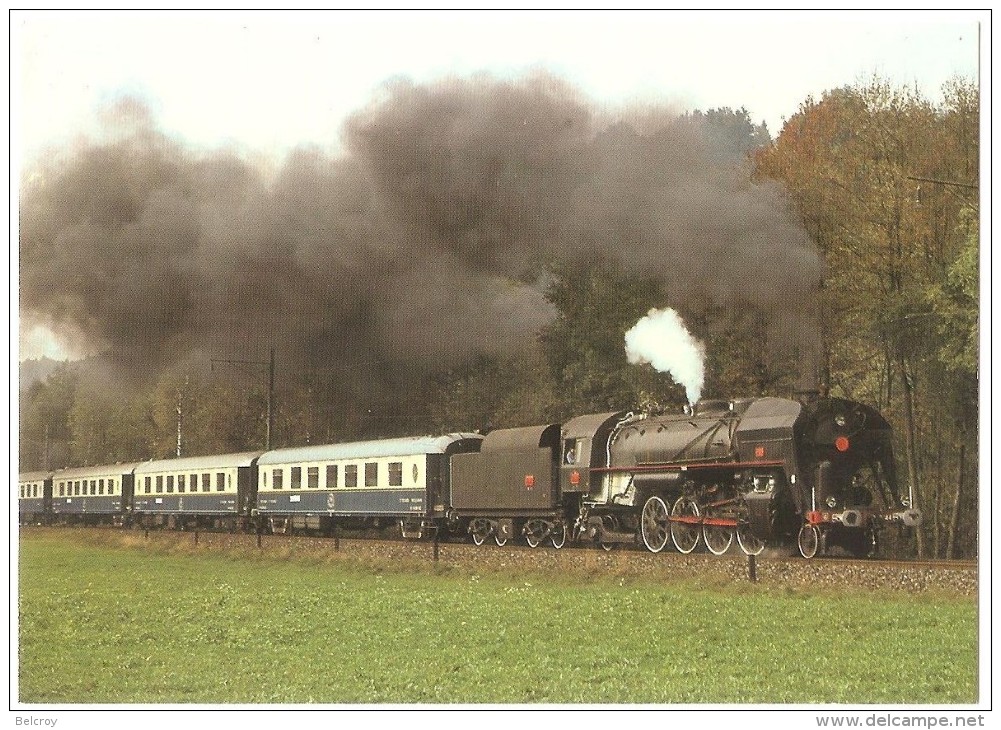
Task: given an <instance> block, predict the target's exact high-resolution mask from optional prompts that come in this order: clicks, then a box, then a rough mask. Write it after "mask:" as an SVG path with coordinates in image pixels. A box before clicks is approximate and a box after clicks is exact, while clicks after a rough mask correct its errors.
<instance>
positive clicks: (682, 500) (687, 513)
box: [671, 497, 702, 555]
mask: <svg viewBox="0 0 1001 730" xmlns="http://www.w3.org/2000/svg"><path fill="white" fill-rule="evenodd" d="M701 517H702V515H701V512H700V510H699V505H698V503H697V502H696V501H695V500H694V499H692V498H691V497H679V498H678V501H677V502H675V503H674V506H673V507H672V508H671V542H673V543H674V547H676V548H677V549H678V552H679V553H684V554H685V555H687V554H688V553H690V552H692V551H693V550H694V549H695V548H696V547H697V546H698V544H699V538H700V537H701V532H702V531H701V530H700V529H699V523H700V522H701Z"/></svg>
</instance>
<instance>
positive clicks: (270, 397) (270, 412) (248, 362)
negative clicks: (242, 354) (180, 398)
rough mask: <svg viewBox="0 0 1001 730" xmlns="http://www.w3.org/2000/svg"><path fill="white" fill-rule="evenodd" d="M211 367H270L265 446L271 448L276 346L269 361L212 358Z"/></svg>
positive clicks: (273, 425)
mask: <svg viewBox="0 0 1001 730" xmlns="http://www.w3.org/2000/svg"><path fill="white" fill-rule="evenodd" d="M209 363H210V369H211V370H215V365H216V363H219V364H222V365H254V366H264V367H267V369H268V424H267V431H265V436H264V448H265V450H266V451H270V450H271V434H272V433H274V428H275V413H274V398H275V348H273V347H272V348H271V351H270V357H269V358H268V361H267V362H263V361H261V360H223V359H212V360H210V361H209Z"/></svg>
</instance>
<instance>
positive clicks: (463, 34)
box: [11, 11, 990, 359]
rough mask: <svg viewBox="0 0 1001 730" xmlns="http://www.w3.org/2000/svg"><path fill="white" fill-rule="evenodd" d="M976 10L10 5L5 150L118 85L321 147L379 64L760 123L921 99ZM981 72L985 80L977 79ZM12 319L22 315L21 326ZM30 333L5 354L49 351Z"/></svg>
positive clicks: (211, 119) (187, 113) (23, 155)
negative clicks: (909, 90) (875, 86)
mask: <svg viewBox="0 0 1001 730" xmlns="http://www.w3.org/2000/svg"><path fill="white" fill-rule="evenodd" d="M980 21H988V22H989V16H988V15H987V14H986V13H972V12H958V11H952V12H933V13H922V12H917V11H894V12H858V11H852V12H842V13H813V12H800V13H795V12H790V11H781V12H779V11H749V12H744V13H738V12H733V11H727V12H675V11H656V12H636V11H608V12H584V11H549V12H508V11H505V12H484V11H472V12H455V11H436V12H400V11H391V12H322V13H312V12H288V11H286V12H264V13H254V12H246V11H217V12H200V13H199V12H167V13H153V12H141V11H140V12H121V11H115V12H93V11H92V12H68V11H60V12H15V13H13V14H12V18H11V31H12V33H11V41H12V54H11V62H12V76H11V78H12V84H13V88H12V97H11V103H12V105H13V107H12V114H11V121H12V125H13V130H12V131H13V145H12V152H13V155H14V163H15V164H14V167H13V168H12V174H13V176H14V178H13V180H12V183H13V185H12V189H14V190H16V187H17V179H18V178H17V175H18V172H17V170H18V165H19V164H22V165H30V162H31V160H32V159H33V158H35V157H38V156H39V155H42V154H47V153H48V152H50V151H51V150H52V149H53V148H61V147H66V146H67V145H68V144H70V143H71V142H72V140H73V139H74V138H76V137H79V136H81V135H83V136H88V135H92V134H93V133H94V132H95V130H96V129H97V128H98V118H99V110H100V109H101V108H102V106H103V105H106V104H107V103H109V102H110V101H112V100H114V99H115V98H117V97H119V96H121V95H122V94H131V95H134V96H138V97H140V98H142V99H144V100H145V101H146V103H147V104H148V105H149V106H150V108H152V109H153V111H154V114H155V117H156V120H157V122H158V124H159V125H160V127H161V128H162V129H163V130H164V131H165V132H167V133H168V134H170V135H171V136H174V137H176V138H178V139H180V140H182V141H183V142H185V143H186V144H188V145H191V146H192V147H205V148H208V149H212V148H218V147H220V146H227V147H233V146H236V147H238V148H240V149H243V150H245V151H246V152H247V153H248V154H249V155H253V156H261V157H263V158H265V159H270V160H271V161H273V162H278V161H280V160H281V159H282V158H283V157H284V155H285V154H286V153H287V152H288V151H289V150H291V149H292V148H294V147H295V146H297V145H301V144H315V145H319V146H320V147H322V148H324V149H327V150H330V151H332V152H336V150H337V149H338V144H339V130H340V125H341V122H342V120H343V119H344V118H345V116H346V115H348V114H349V113H351V112H352V111H355V110H357V109H359V108H361V107H363V106H364V105H365V104H367V103H368V102H370V101H371V100H372V99H373V98H374V96H375V95H376V94H377V93H378V90H379V87H380V85H381V84H383V83H384V82H385V81H386V80H388V79H391V78H393V77H398V76H405V77H409V78H411V79H413V80H414V81H417V82H422V81H429V80H433V79H435V78H440V77H442V76H445V75H448V74H459V75H463V76H467V75H470V74H474V73H477V72H484V71H485V72H489V73H491V74H493V75H495V76H499V77H514V76H520V75H523V74H526V73H529V72H531V71H533V70H538V69H544V70H548V71H550V72H553V73H555V74H556V75H559V76H561V77H563V78H565V79H567V80H568V81H570V82H572V83H573V84H575V85H576V86H578V87H579V88H580V89H581V90H582V91H583V92H584V93H585V94H586V95H587V96H588V97H590V98H591V99H592V100H593V101H594V102H596V103H597V104H599V105H603V106H608V107H609V108H611V109H613V110H614V109H615V108H618V107H622V106H625V105H630V104H634V103H658V104H670V105H673V106H675V107H676V108H677V109H678V110H679V111H684V110H691V109H702V110H705V109H710V108H715V107H731V108H734V109H738V108H740V107H744V108H746V109H747V110H748V112H749V113H750V116H751V119H752V120H753V121H754V122H762V121H763V122H765V123H767V125H768V129H769V131H770V132H771V134H772V135H773V136H775V135H777V134H778V132H779V131H780V130H781V127H782V124H783V121H784V120H785V119H788V118H789V117H790V116H792V115H793V114H794V113H795V112H796V111H797V109H798V108H799V106H800V104H801V103H803V102H804V101H806V100H807V98H809V97H810V96H813V97H814V98H820V96H821V95H822V94H823V93H824V92H825V91H827V90H830V89H833V88H837V87H839V86H845V85H853V84H857V83H865V82H867V81H869V80H871V79H872V78H873V77H874V76H879V77H881V78H884V79H888V80H890V81H891V82H892V83H894V85H898V86H903V85H909V86H912V87H916V88H917V89H918V90H919V91H920V92H921V93H922V94H924V95H925V96H926V97H928V98H931V99H933V100H937V99H938V98H939V93H940V90H941V87H942V85H943V83H944V82H946V81H947V80H948V79H950V78H951V77H953V76H956V75H961V76H964V77H966V78H973V79H976V78H978V65H979V59H980V57H981V51H980V48H981V44H983V47H984V48H986V49H989V48H990V35H989V33H990V27H989V24H988V25H986V26H981V25H980ZM983 81H984V84H983V85H984V88H989V84H988V80H987V79H984V80H983ZM22 334H24V333H22ZM53 346H54V343H51V342H50V341H48V340H47V339H46V337H45V335H44V333H40V334H38V335H37V336H35V335H32V336H29V337H27V338H25V337H22V340H21V347H22V352H21V358H22V359H23V358H25V357H31V356H38V355H40V354H42V353H43V352H48V353H49V354H56V355H58V349H53Z"/></svg>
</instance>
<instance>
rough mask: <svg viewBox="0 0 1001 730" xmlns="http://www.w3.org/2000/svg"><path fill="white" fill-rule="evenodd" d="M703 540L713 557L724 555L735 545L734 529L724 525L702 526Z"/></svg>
mask: <svg viewBox="0 0 1001 730" xmlns="http://www.w3.org/2000/svg"><path fill="white" fill-rule="evenodd" d="M702 539H703V540H705V543H706V547H707V548H708V549H709V552H711V553H712V554H713V555H722V554H723V553H725V552H726V551H727V550H729V549H730V545H731V544H732V543H733V528H732V527H729V526H722V525H710V524H704V525H702Z"/></svg>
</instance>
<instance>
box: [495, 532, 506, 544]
mask: <svg viewBox="0 0 1001 730" xmlns="http://www.w3.org/2000/svg"><path fill="white" fill-rule="evenodd" d="M494 542H495V543H497V547H504V546H505V545H507V538H506V537H501V536H500V535H499V534H495V535H494Z"/></svg>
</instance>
